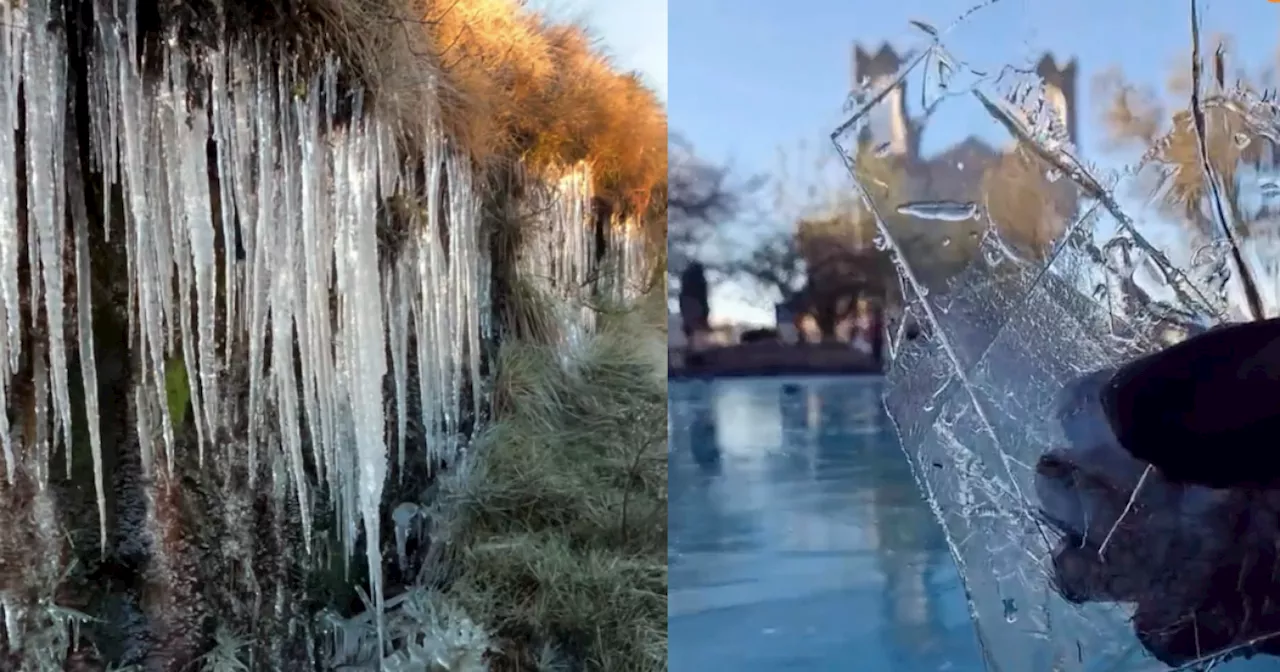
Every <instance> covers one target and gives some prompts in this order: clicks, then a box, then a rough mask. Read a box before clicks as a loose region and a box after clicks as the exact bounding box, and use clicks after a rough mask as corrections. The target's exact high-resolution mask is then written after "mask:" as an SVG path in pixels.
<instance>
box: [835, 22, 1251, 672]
mask: <svg viewBox="0 0 1280 672" xmlns="http://www.w3.org/2000/svg"><path fill="white" fill-rule="evenodd" d="M925 32H926V33H927V32H928V31H927V30H926V31H925ZM932 48H933V47H930V46H926V48H925V49H923V50H921V51H920V52H917V53H918V54H920V53H923V54H924V56H923V57H920V58H917V59H915V60H909V61H908V63H907V64H906V66H905V68H904V70H902V71H900V72H899V73H898V75H897V76H892V77H885V78H883V79H881V80H880V81H879V82H876V81H872V82H869V87H870V90H869V91H867V92H866V93H865V94H864V95H863V96H862V99H861V100H860V101H854V104H853V105H852V106H851V108H852V110H853V111H854V118H853V119H851V121H850V123H848V124H846V125H845V126H843V127H842V128H841V130H840V131H837V134H836V135H835V136H834V139H835V140H836V142H837V145H839V146H840V148H841V150H842V152H843V153H844V154H845V156H846V159H850V157H852V156H854V155H855V154H857V149H856V146H857V145H856V141H855V140H854V138H856V137H857V135H858V133H859V131H861V130H862V129H863V128H864V127H866V126H867V122H866V120H867V119H872V118H873V115H872V114H871V111H872V110H873V109H874V108H875V107H877V106H879V105H885V104H889V105H891V104H892V103H893V96H892V95H887V96H882V95H880V94H881V93H882V92H884V90H885V88H884V87H886V86H890V85H892V84H893V83H894V82H898V81H908V80H911V81H912V86H913V87H914V86H919V85H922V84H923V88H924V95H925V98H926V99H929V93H930V91H929V87H930V82H929V81H928V80H924V81H921V80H923V77H920V78H919V79H912V78H913V76H917V75H925V74H932V73H934V72H936V71H933V70H932V68H933V67H934V64H936V63H937V62H939V61H945V62H948V63H951V64H955V63H957V59H954V58H953V57H949V54H948V53H947V52H946V51H945V49H943V48H939V49H937V53H936V55H931V54H930V53H929V52H930V49H932ZM926 70H927V71H928V72H926ZM967 75H968V77H969V81H970V82H971V85H967V86H965V87H956V86H952V88H951V90H950V91H949V92H947V94H948V95H949V96H952V97H949V98H946V99H945V100H941V97H940V96H939V97H936V98H935V99H936V100H941V102H940V103H939V104H938V107H937V108H935V110H934V113H935V114H936V115H939V116H941V115H956V114H965V115H966V116H965V122H966V127H967V128H973V126H974V125H975V124H974V123H973V122H974V121H975V120H976V121H977V122H978V123H985V124H987V125H988V126H990V127H991V128H989V129H983V130H987V131H990V133H982V131H978V133H979V134H980V135H982V136H983V137H987V136H989V135H992V134H994V135H996V136H997V137H998V136H999V135H1000V134H1001V133H1003V135H1004V138H1005V141H1004V142H1002V143H999V142H998V143H995V146H996V147H1008V146H1010V144H1011V143H1010V141H1011V140H1012V139H1013V137H1018V138H1020V139H1021V140H1022V141H1023V145H1024V147H1026V148H1027V150H1028V153H1029V156H1031V157H1032V160H1031V161H1030V162H1029V165H1032V166H1033V167H1034V169H1035V172H1038V173H1039V176H1040V177H1038V178H1037V177H1025V176H1024V177H1023V178H1020V179H1021V180H1023V181H1019V182H1016V183H1014V184H1012V185H1010V184H1008V183H1004V187H1003V188H1001V184H1002V183H1000V182H986V181H984V180H983V179H982V178H981V176H979V177H978V178H974V177H973V176H971V175H964V174H963V172H964V170H965V169H964V167H963V166H962V165H959V164H962V163H963V162H962V161H957V162H956V165H959V167H958V168H957V167H955V166H953V167H952V168H947V167H941V168H939V167H937V166H934V167H932V168H933V169H931V170H928V169H927V170H915V171H906V172H908V173H910V174H911V177H909V178H906V179H905V180H904V182H905V184H903V185H897V187H896V188H890V187H889V186H887V185H886V184H884V182H883V181H880V182H879V183H877V178H876V175H877V174H876V173H874V171H868V170H864V169H863V168H864V167H865V165H866V164H864V163H859V164H857V165H856V166H851V172H852V173H853V174H854V177H855V183H856V184H857V186H858V188H859V189H860V190H861V192H862V195H863V197H864V199H866V200H867V201H868V202H869V205H870V206H871V207H870V209H871V210H873V211H874V213H873V214H874V215H875V216H876V217H877V218H878V220H879V222H878V225H879V226H880V227H881V231H882V233H884V234H887V235H886V236H885V238H884V239H883V240H882V241H880V242H881V246H882V247H884V248H886V250H887V251H888V252H889V253H890V254H891V255H894V256H895V257H896V258H897V261H898V264H897V266H898V270H899V275H900V276H901V279H902V283H903V295H904V296H905V297H906V301H905V302H906V305H907V310H906V313H907V318H906V320H907V321H915V322H918V323H919V324H921V325H923V329H924V333H923V336H922V337H921V338H919V339H916V340H914V341H904V340H902V339H901V337H900V333H901V332H897V331H896V329H894V328H893V327H892V326H891V332H895V333H891V334H890V337H891V340H893V341H894V342H895V348H894V350H895V352H894V354H895V360H894V363H893V366H892V369H891V371H890V373H889V381H888V382H889V386H888V392H887V395H886V399H885V403H886V407H887V409H888V411H889V413H890V415H891V416H892V417H893V419H894V421H895V422H896V423H897V425H898V429H899V433H900V436H901V440H902V444H903V448H904V450H905V452H906V453H907V455H908V457H909V458H910V460H911V462H912V465H913V467H914V468H915V470H916V474H917V479H918V482H919V484H920V486H921V488H922V489H923V490H924V491H925V494H926V496H927V497H928V498H929V501H930V504H931V505H932V506H933V507H934V512H935V514H936V515H937V516H938V517H939V519H940V520H941V522H942V523H943V525H944V527H945V529H946V532H947V536H948V540H949V542H950V544H951V546H952V551H953V555H954V557H955V559H956V561H957V563H958V565H959V568H960V571H961V573H962V575H963V576H964V579H965V583H966V587H967V590H968V593H969V595H970V598H971V609H972V612H973V617H974V619H975V623H976V626H977V630H978V634H979V637H980V639H981V640H982V644H983V648H984V650H985V651H986V655H987V662H988V665H989V667H990V669H993V670H1002V671H1012V670H1062V671H1064V672H1065V671H1075V670H1145V669H1153V670H1154V669H1167V667H1166V666H1165V665H1163V664H1161V663H1160V662H1159V661H1157V660H1154V659H1153V658H1152V657H1151V656H1150V655H1149V654H1148V653H1147V651H1146V650H1145V649H1144V646H1143V645H1142V644H1141V643H1140V642H1139V641H1138V640H1137V638H1136V637H1135V636H1134V626H1133V625H1132V624H1131V620H1132V618H1133V607H1132V606H1126V605H1125V604H1122V603H1118V602H1101V603H1088V604H1085V605H1073V604H1070V603H1068V602H1067V601H1066V600H1064V599H1062V598H1061V597H1060V595H1059V594H1058V592H1057V591H1056V589H1055V587H1054V580H1053V579H1052V578H1051V572H1052V569H1053V568H1052V567H1051V565H1050V563H1051V562H1052V561H1051V556H1052V554H1053V552H1054V550H1055V546H1057V544H1058V541H1059V537H1060V536H1061V535H1060V534H1059V533H1057V532H1055V531H1053V530H1051V529H1049V528H1048V526H1047V525H1046V524H1045V523H1044V522H1042V520H1041V519H1040V517H1039V516H1038V515H1037V510H1038V509H1039V507H1040V502H1039V501H1038V500H1037V496H1036V489H1035V473H1034V469H1035V465H1036V464H1037V462H1038V461H1039V460H1040V458H1041V456H1042V455H1044V454H1045V453H1046V452H1047V451H1049V450H1051V449H1055V448H1061V447H1063V446H1065V445H1066V444H1067V441H1066V437H1065V436H1064V435H1063V431H1062V429H1061V428H1060V427H1059V426H1058V424H1057V422H1056V420H1054V417H1055V411H1056V410H1057V408H1058V406H1059V401H1058V400H1059V397H1060V394H1061V392H1060V391H1061V390H1062V389H1063V387H1064V386H1065V385H1067V384H1068V383H1069V382H1071V381H1073V380H1075V379H1077V378H1079V377H1080V376H1082V375H1085V374H1087V373H1089V372H1092V371H1095V370H1099V369H1104V368H1107V367H1110V366H1114V365H1116V364H1118V363H1120V362H1123V361H1127V360H1129V359H1131V358H1133V357H1134V356H1136V355H1138V354H1141V353H1143V352H1149V351H1152V350H1154V349H1157V348H1158V347H1160V344H1161V343H1162V342H1168V340H1170V339H1177V338H1180V337H1182V336H1183V335H1184V333H1185V329H1186V328H1187V327H1188V326H1189V325H1193V326H1205V325H1209V324H1213V323H1216V322H1219V321H1221V320H1222V319H1223V317H1222V315H1223V313H1224V312H1225V305H1224V303H1223V301H1224V299H1225V297H1224V296H1223V295H1221V294H1219V293H1218V292H1214V291H1210V287H1209V284H1210V283H1209V282H1208V281H1207V280H1205V279H1202V278H1199V277H1196V276H1195V275H1194V274H1191V273H1184V272H1183V271H1182V270H1180V269H1179V268H1178V267H1176V266H1174V265H1173V263H1171V262H1170V261H1169V260H1168V259H1167V258H1166V257H1165V256H1164V254H1163V252H1162V250H1161V249H1160V248H1159V246H1157V245H1155V244H1153V243H1152V242H1151V241H1150V240H1149V239H1147V238H1146V237H1145V236H1144V235H1143V234H1142V233H1141V231H1140V229H1141V227H1140V226H1136V225H1135V224H1134V223H1135V222H1140V221H1142V220H1143V215H1144V214H1146V213H1144V212H1133V211H1131V210H1126V209H1124V208H1123V207H1122V206H1121V205H1120V204H1119V203H1117V201H1116V197H1115V196H1114V194H1115V193H1118V192H1122V191H1123V190H1124V189H1126V188H1127V187H1128V186H1129V184H1128V183H1127V182H1123V181H1120V183H1119V184H1118V185H1117V184H1114V183H1115V182H1117V180H1115V179H1114V178H1112V177H1111V176H1108V175H1106V174H1104V173H1103V172H1102V171H1100V170H1098V169H1097V168H1095V167H1093V166H1089V165H1087V164H1086V163H1084V162H1083V161H1081V160H1079V159H1078V158H1077V157H1078V153H1077V152H1076V151H1075V150H1074V148H1073V147H1072V146H1071V143H1070V138H1069V137H1067V136H1066V134H1065V129H1064V128H1061V127H1058V126H1055V124H1054V121H1053V120H1052V119H1046V118H1045V115H1044V114H1043V111H1044V110H1045V108H1046V107H1047V106H1046V105H1045V104H1044V103H1045V102H1047V101H1051V100H1052V96H1051V95H1046V92H1045V90H1044V86H1043V82H1041V81H1040V80H1039V78H1038V77H1035V76H1030V77H1026V76H1022V77H1020V78H1017V79H1009V78H1003V79H1002V78H983V77H981V76H978V75H976V74H975V73H972V72H970V73H967ZM957 79H961V78H957ZM953 81H956V80H953ZM957 92H958V93H959V95H955V94H956V93H957ZM859 104H861V105H862V107H861V108H859ZM871 130H874V129H871ZM872 148H874V149H872ZM868 150H870V151H868ZM887 153H891V151H886V150H885V149H884V147H883V145H878V144H877V143H876V142H875V141H874V140H872V141H870V142H868V143H867V144H866V145H865V146H864V150H863V152H862V153H861V154H860V155H859V160H862V161H867V162H874V161H875V159H883V158H884V155H885V154H887ZM873 154H874V157H873V156H872V155H873ZM961 158H963V159H967V160H968V162H969V163H970V164H971V165H970V166H969V170H970V171H974V170H976V171H978V172H979V175H981V172H982V169H983V165H982V164H980V163H978V162H979V161H982V160H985V161H986V162H987V164H986V165H987V166H990V165H992V164H994V163H996V162H998V161H999V159H998V158H995V157H990V156H988V157H985V158H984V157H982V156H975V155H973V154H970V155H969V156H967V157H966V156H962V157H961ZM850 160H851V161H852V159H850ZM890 160H892V158H891V157H890ZM973 164H977V165H973ZM891 172H892V171H891ZM901 172H902V171H901V170H900V169H899V173H901ZM879 175H881V176H883V175H884V173H879ZM1027 179H1032V180H1035V182H1033V183H1031V184H1028V183H1027V182H1026V181H1025V180H1027ZM1029 188H1030V189H1032V190H1038V191H1039V192H1045V193H1049V194H1051V195H1050V197H1049V198H1048V199H1046V200H1050V201H1055V200H1056V201H1057V202H1059V203H1061V202H1065V203H1067V204H1068V207H1066V208H1059V209H1057V210H1053V209H1052V208H1053V207H1054V206H1052V205H1050V206H1047V207H1049V210H1048V211H1047V212H1048V214H1046V215H1045V219H1046V221H1052V220H1053V219H1054V217H1057V218H1058V219H1059V220H1060V224H1059V225H1058V227H1057V228H1056V229H1052V228H1051V230H1050V231H1049V235H1047V236H1044V240H1045V241H1054V242H1053V244H1051V245H1050V244H1046V245H1044V246H1043V248H1044V249H1041V250H1040V251H1039V252H1038V253H1033V252H1030V251H1028V249H1027V246H1026V245H1020V244H1019V241H1018V240H1017V236H1016V235H1015V234H1016V232H1015V233H1010V234H1006V235H999V234H997V233H993V232H992V230H991V228H992V221H993V220H995V221H1002V217H1003V216H1004V215H1007V214H1008V212H1009V211H1010V210H1009V208H1013V207H1015V206H1017V203H1016V202H1015V203H1013V204H1012V205H1010V203H1009V202H1008V200H1009V196H1010V194H1016V193H1018V192H1020V191H1027V190H1028V189H1029ZM1037 193H1038V192H1037ZM1002 199H1003V200H1004V202H1002ZM907 203H915V204H916V205H915V206H913V207H904V205H906V204H907ZM1071 203H1075V207H1069V204H1071ZM975 206H976V207H975ZM1021 207H1027V206H1026V205H1025V204H1024V205H1023V206H1021ZM1002 208H1003V210H1002ZM904 212H905V213H914V215H913V216H904V214H903V213H904ZM968 212H976V213H977V216H976V217H975V218H974V219H972V220H965V219H963V216H964V214H965V213H968ZM1003 221H1008V220H1007V219H1004V220H1003ZM1006 230H1007V229H1006ZM1054 234H1056V235H1054ZM922 241H923V242H922ZM1023 242H1025V240H1024V241H1023ZM964 246H968V248H969V249H968V253H969V254H968V256H969V258H971V259H972V261H971V262H970V263H969V264H968V265H967V266H964V268H963V270H961V271H959V272H958V273H957V274H955V275H954V276H953V277H951V278H950V279H946V278H939V277H930V268H929V267H930V265H931V264H934V265H937V264H936V262H937V261H938V259H939V257H936V256H930V255H932V254H935V252H936V250H937V249H940V248H952V249H955V248H960V247H964ZM895 336H897V337H895ZM1132 467H1133V465H1131V464H1125V465H1121V466H1120V467H1118V468H1117V469H1115V470H1114V471H1115V473H1116V474H1117V475H1114V478H1115V479H1116V480H1117V481H1119V482H1121V486H1120V490H1121V491H1122V492H1126V493H1131V492H1132V491H1133V490H1134V489H1135V488H1137V487H1138V483H1139V482H1140V481H1139V478H1140V477H1141V475H1142V474H1141V469H1140V467H1139V469H1138V471H1134V470H1133V468H1132ZM1131 472H1132V473H1131ZM1156 478H1157V479H1158V477H1156ZM1147 494H1150V492H1149V491H1148V493H1147ZM1192 494H1193V495H1194V496H1198V497H1200V499H1201V500H1204V501H1211V498H1212V495H1210V494H1206V493H1205V492H1203V491H1202V492H1198V493H1192ZM1146 496H1147V495H1144V498H1145V497H1146ZM1136 499H1143V498H1136ZM1110 504H1111V510H1108V511H1107V512H1106V513H1105V514H1100V515H1099V518H1100V519H1104V520H1109V521H1115V520H1116V519H1117V518H1124V517H1125V515H1124V514H1123V513H1122V510H1121V509H1120V508H1119V506H1120V505H1123V502H1121V503H1119V504H1116V503H1114V502H1111V503H1110ZM1140 508H1141V505H1139V507H1138V509H1140ZM1136 511H1137V509H1135V513H1134V514H1133V515H1134V518H1131V519H1128V520H1131V521H1135V524H1144V523H1145V522H1148V521H1146V520H1145V519H1143V518H1141V517H1139V516H1138V514H1137V513H1136ZM1108 516H1109V518H1108ZM1107 526H1108V527H1110V523H1108V524H1107ZM1091 534H1092V533H1091ZM1196 535H1197V533H1196V532H1194V531H1192V532H1191V533H1189V536H1191V537H1196ZM1119 536H1124V535H1119ZM1130 536H1133V535H1130ZM1091 538H1092V537H1091ZM1193 541H1195V542H1198V543H1201V544H1204V543H1211V540H1210V539H1208V538H1195V539H1193ZM1118 543H1119V542H1118ZM1129 545H1130V546H1132V544H1129ZM1111 548H1113V549H1115V550H1114V552H1116V553H1119V552H1121V549H1120V548H1119V547H1118V546H1116V547H1111ZM1164 551H1167V549H1164ZM1164 551H1161V550H1160V549H1156V550H1152V551H1150V552H1153V553H1159V552H1164ZM1158 580H1163V581H1168V580H1170V577H1168V576H1161V577H1158ZM1161 585H1166V586H1167V584H1161ZM1204 653H1205V654H1206V655H1208V654H1212V653H1214V652H1212V651H1204ZM1253 664H1266V661H1265V660H1257V661H1254V663H1253ZM1248 666H1250V665H1248V664H1246V667H1248ZM1231 667H1232V668H1233V669H1234V668H1235V665H1232V666H1231ZM1217 669H1221V668H1217Z"/></svg>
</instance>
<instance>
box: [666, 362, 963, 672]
mask: <svg viewBox="0 0 1280 672" xmlns="http://www.w3.org/2000/svg"><path fill="white" fill-rule="evenodd" d="M880 392H881V383H880V382H879V381H878V380H874V379H853V378H826V379H823V378H809V379H768V380H750V379H742V380H725V381H717V382H714V383H704V382H682V383H673V384H672V385H671V387H670V398H671V401H670V423H671V434H672V440H671V454H670V457H669V461H670V484H671V502H670V526H671V527H670V541H669V542H668V543H669V553H670V568H671V577H670V625H669V632H670V669H671V670H673V672H686V671H688V672H697V671H701V670H707V669H712V670H714V669H720V670H735V671H736V670H742V671H743V672H748V671H753V670H760V671H762V672H763V671H766V670H833V671H836V670H839V671H844V670H859V671H860V672H880V671H885V672H888V671H890V670H894V671H899V672H915V671H922V672H923V671H929V672H932V671H934V670H950V671H955V672H968V671H970V670H973V671H980V670H983V669H984V667H983V665H982V662H981V657H980V652H979V649H978V644H977V640H976V638H975V635H974V630H973V626H972V625H971V622H970V619H969V614H968V611H967V607H966V604H965V597H964V591H963V588H962V586H961V584H960V580H959V577H958V575H957V573H956V570H955V567H954V564H953V563H952V560H951V557H950V555H949V554H948V553H947V549H946V543H945V541H944V538H943V536H942V530H941V528H940V527H939V526H938V524H937V523H936V522H935V520H934V517H933V515H932V514H931V513H930V511H929V508H928V506H927V505H926V503H925V501H924V499H923V498H922V497H921V495H920V492H919V490H918V488H917V487H916V484H915V482H914V480H913V478H912V475H911V471H910V468H909V466H908V464H907V459H906V456H905V455H904V454H903V453H902V451H901V449H900V448H899V447H898V445H897V442H896V439H895V438H894V434H893V430H892V428H891V426H890V424H889V422H888V420H887V419H886V418H885V416H884V415H883V413H882V411H881V410H880V404H879V403H878V396H879V394H880Z"/></svg>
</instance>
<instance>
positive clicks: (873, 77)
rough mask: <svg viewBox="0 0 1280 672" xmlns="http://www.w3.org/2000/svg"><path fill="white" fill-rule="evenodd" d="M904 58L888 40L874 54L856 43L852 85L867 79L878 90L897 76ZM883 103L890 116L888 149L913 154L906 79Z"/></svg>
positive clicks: (858, 85)
mask: <svg viewBox="0 0 1280 672" xmlns="http://www.w3.org/2000/svg"><path fill="white" fill-rule="evenodd" d="M902 62H903V58H902V56H899V55H898V53H897V52H895V51H894V50H893V47H890V46H889V45H888V44H882V45H880V49H879V51H877V52H876V53H874V54H872V53H870V52H868V51H866V50H864V49H863V48H862V46H861V45H854V47H853V88H854V89H857V88H859V87H860V86H861V85H862V83H863V82H866V83H867V85H868V87H869V90H870V91H879V90H880V88H881V87H882V86H885V85H886V84H887V83H888V82H890V81H893V78H894V77H896V76H897V74H898V69H899V68H901V67H902ZM881 105H884V106H885V107H886V108H887V112H888V117H889V118H888V124H887V125H888V128H887V129H886V131H887V136H888V137H887V138H886V140H887V141H888V143H889V152H890V153H891V154H893V155H895V156H906V155H908V154H913V153H914V147H915V143H916V138H915V130H914V129H913V128H912V125H911V120H910V118H908V116H907V86H906V82H901V83H899V84H898V85H896V86H894V88H893V91H891V92H889V95H888V97H887V98H886V99H885V101H884V102H883V103H881Z"/></svg>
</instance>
